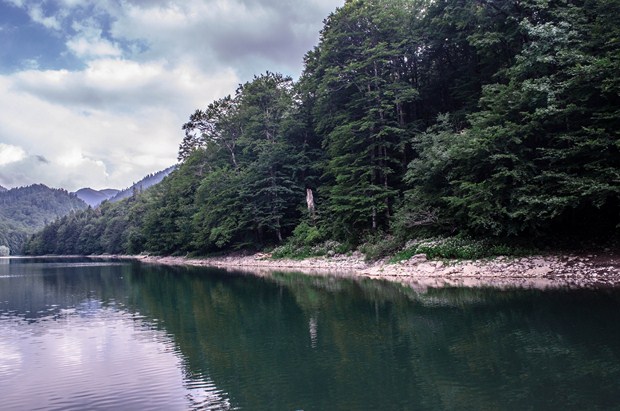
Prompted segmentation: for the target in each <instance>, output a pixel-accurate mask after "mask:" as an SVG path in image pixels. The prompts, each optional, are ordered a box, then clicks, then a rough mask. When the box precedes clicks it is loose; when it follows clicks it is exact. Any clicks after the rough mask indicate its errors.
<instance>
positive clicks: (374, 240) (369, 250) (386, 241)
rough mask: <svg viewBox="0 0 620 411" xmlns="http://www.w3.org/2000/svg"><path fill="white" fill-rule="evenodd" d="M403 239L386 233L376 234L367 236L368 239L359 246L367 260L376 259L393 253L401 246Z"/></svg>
mask: <svg viewBox="0 0 620 411" xmlns="http://www.w3.org/2000/svg"><path fill="white" fill-rule="evenodd" d="M402 245H403V243H402V241H401V240H400V239H399V238H397V237H395V236H393V235H387V234H385V233H379V234H375V235H373V236H370V237H369V238H367V240H366V241H365V242H364V243H362V244H361V245H360V246H359V251H361V252H362V253H363V254H364V256H365V258H366V260H367V261H375V260H379V259H381V258H384V257H387V256H390V255H393V254H394V253H396V252H397V251H398V250H399V249H400V248H401V247H402Z"/></svg>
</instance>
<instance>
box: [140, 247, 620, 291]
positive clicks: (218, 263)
mask: <svg viewBox="0 0 620 411" xmlns="http://www.w3.org/2000/svg"><path fill="white" fill-rule="evenodd" d="M128 258H132V259H137V260H139V261H141V262H144V263H150V264H164V265H186V266H205V267H218V268H222V269H226V270H230V271H245V272H252V273H255V274H261V275H268V274H269V273H270V272H274V271H296V272H302V273H306V274H314V275H326V274H327V275H338V276H347V277H358V278H374V279H385V280H391V281H396V282H399V283H403V284H406V285H408V286H411V287H414V288H429V287H448V286H464V287H481V286H492V287H501V288H508V287H526V288H549V287H571V288H585V287H617V286H620V254H618V253H617V252H612V251H606V252H599V253H595V254H584V255H570V254H557V255H544V256H543V255H540V256H530V257H522V258H510V257H498V258H494V259H485V260H459V261H453V260H448V261H439V260H427V258H426V256H425V255H423V254H420V255H415V256H413V257H412V258H410V259H409V260H406V261H401V262H400V263H395V264H391V263H389V262H388V261H387V260H380V261H376V262H372V263H367V262H365V261H364V259H363V256H362V255H361V254H359V253H354V254H353V255H350V256H344V255H340V256H338V255H337V256H333V257H318V258H307V259H303V260H287V259H282V260H280V259H272V258H270V256H269V255H267V254H254V255H245V256H240V255H230V256H224V257H210V258H185V257H159V256H148V255H140V256H131V257H128Z"/></svg>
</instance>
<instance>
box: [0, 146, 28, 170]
mask: <svg viewBox="0 0 620 411" xmlns="http://www.w3.org/2000/svg"><path fill="white" fill-rule="evenodd" d="M25 157H26V152H25V151H24V149H23V148H21V147H18V146H12V145H10V144H3V143H0V166H3V165H6V164H11V163H15V162H18V161H21V160H23V159H24V158H25Z"/></svg>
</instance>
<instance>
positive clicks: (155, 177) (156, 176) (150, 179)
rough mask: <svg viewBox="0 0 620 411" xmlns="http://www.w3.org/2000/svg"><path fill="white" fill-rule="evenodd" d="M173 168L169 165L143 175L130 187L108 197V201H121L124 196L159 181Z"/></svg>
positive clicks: (126, 196) (174, 167)
mask: <svg viewBox="0 0 620 411" xmlns="http://www.w3.org/2000/svg"><path fill="white" fill-rule="evenodd" d="M175 169H176V166H171V167H168V168H166V169H165V170H161V171H158V172H157V173H153V174H149V175H147V176H146V177H144V178H143V179H142V180H140V181H138V182H137V183H134V184H133V185H132V186H131V187H129V188H126V189H124V190H121V191H119V192H117V193H116V194H115V195H114V196H113V197H111V198H110V201H111V202H113V203H115V202H117V201H121V200H123V199H125V198H129V197H131V196H132V195H133V193H135V192H141V191H144V190H146V189H147V188H149V187H152V186H154V185H155V184H158V183H160V182H161V181H162V180H163V179H164V178H165V177H167V176H168V175H169V174H170V173H172V172H173V171H174V170H175Z"/></svg>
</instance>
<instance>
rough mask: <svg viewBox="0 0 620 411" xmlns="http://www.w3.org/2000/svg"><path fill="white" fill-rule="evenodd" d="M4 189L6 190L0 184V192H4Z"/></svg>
mask: <svg viewBox="0 0 620 411" xmlns="http://www.w3.org/2000/svg"><path fill="white" fill-rule="evenodd" d="M5 191H8V190H7V189H6V188H4V187H2V186H0V193H4V192H5Z"/></svg>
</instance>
